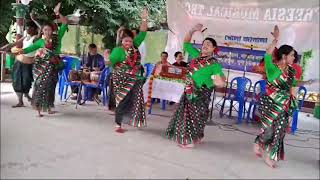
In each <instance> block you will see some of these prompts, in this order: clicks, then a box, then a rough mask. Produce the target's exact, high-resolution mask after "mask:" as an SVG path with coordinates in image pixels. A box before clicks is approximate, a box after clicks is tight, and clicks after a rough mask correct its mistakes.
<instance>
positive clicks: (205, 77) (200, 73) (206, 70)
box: [183, 42, 224, 88]
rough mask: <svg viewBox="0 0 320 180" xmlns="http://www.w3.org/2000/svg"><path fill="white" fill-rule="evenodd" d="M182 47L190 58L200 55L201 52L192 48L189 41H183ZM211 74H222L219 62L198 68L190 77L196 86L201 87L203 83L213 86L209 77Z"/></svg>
mask: <svg viewBox="0 0 320 180" xmlns="http://www.w3.org/2000/svg"><path fill="white" fill-rule="evenodd" d="M183 48H184V50H185V51H187V52H188V54H189V55H190V56H191V57H192V59H194V58H198V57H200V55H201V52H200V51H199V50H198V49H196V48H194V47H193V46H192V44H191V43H190V42H185V43H184V44H183ZM212 75H218V76H224V74H223V71H222V66H221V64H219V63H213V64H211V65H208V66H205V67H202V68H200V69H199V70H197V71H195V72H194V73H193V75H192V79H193V81H194V82H195V85H196V86H197V87H198V88H201V87H202V86H203V85H206V86H207V87H209V88H211V87H213V82H212V79H211V76H212Z"/></svg>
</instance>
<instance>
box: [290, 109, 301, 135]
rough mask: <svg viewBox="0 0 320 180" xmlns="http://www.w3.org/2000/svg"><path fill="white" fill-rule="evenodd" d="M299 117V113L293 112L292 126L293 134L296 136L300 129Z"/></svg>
mask: <svg viewBox="0 0 320 180" xmlns="http://www.w3.org/2000/svg"><path fill="white" fill-rule="evenodd" d="M298 115H299V111H298V110H295V111H294V112H293V119H292V126H291V133H292V134H294V133H295V132H296V130H297V129H298V128H297V127H298Z"/></svg>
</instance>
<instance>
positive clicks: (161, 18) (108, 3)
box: [0, 0, 166, 48]
mask: <svg viewBox="0 0 320 180" xmlns="http://www.w3.org/2000/svg"><path fill="white" fill-rule="evenodd" d="M13 2H14V1H13ZM58 2H59V1H57V0H33V1H31V3H30V9H31V10H33V11H34V12H36V14H37V15H38V18H39V19H40V21H51V20H53V18H54V16H53V8H54V6H55V5H56V4H57V3H58ZM61 2H62V6H61V13H62V14H63V15H67V14H72V13H73V11H74V10H75V9H78V8H79V9H81V10H82V11H84V12H85V14H84V15H83V17H84V18H83V19H82V20H81V21H80V24H81V25H87V26H91V31H92V32H93V33H99V34H102V35H104V37H105V38H104V42H105V45H106V47H108V48H111V47H113V46H114V44H115V36H116V31H117V29H118V28H119V26H121V25H124V26H126V27H128V28H138V27H139V24H140V22H141V19H140V15H141V12H142V10H143V8H144V7H148V9H149V20H148V21H149V22H150V24H152V25H153V28H159V27H160V24H161V23H163V22H166V1H165V0H62V1H61ZM2 3H3V4H4V5H5V6H3V5H2ZM11 3H12V0H1V12H0V15H1V24H0V33H1V34H0V35H3V34H5V32H6V31H7V30H8V27H9V25H10V22H11V20H14V18H13V12H12V10H11ZM2 9H3V10H2Z"/></svg>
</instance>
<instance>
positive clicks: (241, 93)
mask: <svg viewBox="0 0 320 180" xmlns="http://www.w3.org/2000/svg"><path fill="white" fill-rule="evenodd" d="M235 85H236V86H237V88H236V89H235V90H234V89H233V87H234V86H235ZM247 85H249V89H250V88H251V86H252V82H251V80H250V79H248V78H246V77H235V78H233V79H232V80H231V82H230V88H229V89H228V93H227V95H226V97H224V98H223V103H222V105H221V109H220V117H222V116H223V115H224V113H223V111H224V105H225V101H226V100H229V101H230V108H229V117H231V115H232V109H235V105H233V101H237V102H238V104H239V109H238V123H241V122H242V119H243V118H244V115H245V103H246V102H247V98H246V87H247ZM235 110H236V109H235Z"/></svg>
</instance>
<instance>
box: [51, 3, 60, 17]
mask: <svg viewBox="0 0 320 180" xmlns="http://www.w3.org/2000/svg"><path fill="white" fill-rule="evenodd" d="M60 7H61V2H59V3H58V4H57V5H56V7H54V9H53V12H54V13H55V14H56V15H58V14H59V13H60Z"/></svg>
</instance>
